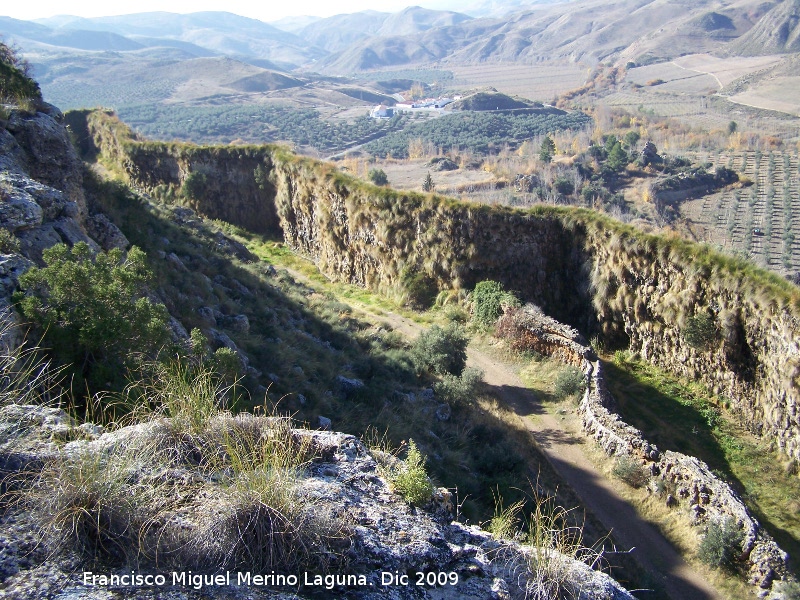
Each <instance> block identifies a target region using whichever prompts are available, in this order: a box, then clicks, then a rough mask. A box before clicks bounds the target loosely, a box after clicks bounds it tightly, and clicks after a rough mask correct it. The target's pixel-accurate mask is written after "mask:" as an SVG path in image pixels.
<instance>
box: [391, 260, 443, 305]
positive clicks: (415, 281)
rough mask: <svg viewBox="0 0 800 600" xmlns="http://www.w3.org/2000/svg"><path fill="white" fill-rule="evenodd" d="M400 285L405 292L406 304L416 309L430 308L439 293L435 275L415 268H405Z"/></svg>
mask: <svg viewBox="0 0 800 600" xmlns="http://www.w3.org/2000/svg"><path fill="white" fill-rule="evenodd" d="M400 285H401V286H402V287H403V292H404V293H405V297H406V304H407V305H408V306H409V307H410V308H412V309H414V310H427V309H429V308H430V307H431V306H433V303H434V302H435V300H436V296H437V294H438V293H439V288H438V287H437V286H436V280H434V279H433V277H431V276H430V275H428V274H426V273H421V272H419V271H415V270H404V271H403V273H402V275H401V276H400Z"/></svg>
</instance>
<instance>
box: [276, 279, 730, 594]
mask: <svg viewBox="0 0 800 600" xmlns="http://www.w3.org/2000/svg"><path fill="white" fill-rule="evenodd" d="M288 271H289V273H290V274H291V275H292V276H293V277H295V278H296V279H299V280H301V281H305V282H306V283H309V284H310V283H311V282H310V281H308V278H306V277H305V276H304V275H303V274H302V273H300V272H298V271H295V270H293V269H288ZM354 304H356V305H358V307H359V308H360V309H361V310H363V311H365V312H368V313H370V312H371V311H370V308H369V307H368V306H364V305H361V304H360V303H354ZM379 318H380V320H381V321H383V322H388V323H389V324H390V325H391V326H392V327H393V328H394V329H395V330H396V331H399V332H400V333H402V334H403V335H404V336H406V337H407V338H409V339H414V338H416V337H417V336H418V335H419V333H420V331H422V329H423V326H422V325H419V324H418V323H415V322H414V321H412V320H411V319H407V318H405V317H403V316H401V315H398V314H396V313H392V312H386V313H383V314H381V315H380V317H379ZM467 364H468V365H469V366H474V367H477V368H479V369H481V370H482V371H483V372H484V382H485V384H486V385H487V386H488V387H489V388H490V390H491V392H492V393H493V394H494V395H495V396H496V397H497V398H498V399H499V400H501V401H502V402H503V403H504V404H505V405H506V406H507V407H509V408H511V409H512V410H514V412H516V413H517V414H518V415H519V416H520V417H522V418H523V420H524V422H525V423H526V425H527V426H528V428H529V429H530V431H531V432H532V434H533V436H534V438H535V439H536V442H537V444H538V445H539V447H540V449H541V451H542V452H543V453H544V455H545V457H546V458H547V460H548V461H549V462H550V463H551V464H552V465H553V468H554V469H555V470H556V472H557V473H558V474H559V475H560V476H561V477H562V478H563V479H564V481H566V482H567V483H568V484H569V486H570V487H572V489H573V490H574V491H575V493H576V494H577V495H578V496H579V497H580V499H581V501H582V503H583V505H584V506H585V507H586V508H587V509H588V510H589V511H590V512H591V513H592V514H594V515H595V517H597V518H598V519H599V520H600V522H601V523H602V524H603V526H604V527H606V528H607V529H608V530H609V531H611V532H612V534H613V536H614V539H615V541H616V542H617V544H620V545H621V546H622V548H621V549H625V550H628V549H631V548H635V550H634V551H633V556H634V557H635V558H636V560H637V562H638V563H639V564H640V565H641V566H642V567H643V568H644V569H645V570H647V571H649V572H650V573H651V575H652V576H653V578H654V579H655V580H657V581H658V582H660V583H661V586H662V589H663V590H664V591H665V592H666V593H667V594H668V595H669V596H670V597H671V598H673V599H674V600H723V597H722V596H721V595H720V594H719V593H718V592H717V591H716V590H715V589H714V588H713V587H712V586H711V585H710V584H709V583H708V582H707V581H706V580H705V579H704V578H703V577H701V576H700V575H699V574H698V573H697V572H695V571H694V570H693V569H692V568H691V567H690V566H689V565H688V564H687V563H686V561H684V560H683V558H682V557H681V555H680V554H679V553H678V551H677V550H676V549H675V548H674V547H673V546H672V544H670V543H669V542H668V541H667V540H666V538H664V536H663V535H662V534H661V533H660V532H659V531H658V530H657V529H656V528H655V527H654V526H653V525H652V524H650V523H648V522H647V521H645V520H643V519H642V518H640V517H639V515H638V514H637V513H636V510H635V509H634V508H633V506H631V505H630V504H629V503H628V502H627V500H625V499H624V498H622V496H620V495H619V494H618V493H617V491H616V488H617V487H618V486H620V485H623V484H621V483H619V482H617V481H612V480H609V479H608V478H606V477H605V476H604V475H603V474H602V473H600V472H599V471H598V470H597V469H596V468H595V467H594V465H593V464H592V463H591V462H590V461H589V459H588V458H587V457H586V455H585V453H584V450H583V447H584V444H587V443H591V442H590V441H589V440H587V438H586V437H585V436H583V435H577V436H576V435H575V434H574V433H573V432H571V431H569V430H568V429H567V428H566V427H565V425H564V424H562V423H561V422H560V421H559V419H557V418H556V417H554V416H553V415H550V414H548V413H547V412H546V411H545V410H544V408H543V407H542V403H541V401H540V400H539V399H538V397H537V396H536V394H535V393H534V392H533V391H531V390H529V389H528V388H526V387H525V385H524V384H523V383H522V381H521V380H520V378H519V376H518V375H517V374H516V373H515V372H514V371H513V370H512V369H511V368H510V367H509V366H508V365H506V364H505V363H503V362H501V361H499V360H497V359H495V358H493V357H491V356H489V355H488V354H486V353H485V352H482V351H481V350H479V349H477V348H475V347H472V346H471V347H469V348H468V350H467ZM643 597H646V596H643Z"/></svg>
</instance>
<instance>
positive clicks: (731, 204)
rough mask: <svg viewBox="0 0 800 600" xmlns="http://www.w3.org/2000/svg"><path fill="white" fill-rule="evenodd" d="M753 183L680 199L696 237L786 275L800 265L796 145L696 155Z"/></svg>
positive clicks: (799, 167) (799, 163)
mask: <svg viewBox="0 0 800 600" xmlns="http://www.w3.org/2000/svg"><path fill="white" fill-rule="evenodd" d="M696 158H697V159H699V160H700V161H704V160H707V161H708V162H711V163H712V164H713V165H714V167H716V166H723V167H729V168H732V169H735V170H736V171H737V172H738V173H739V174H740V176H744V177H746V178H747V179H749V180H751V181H752V182H753V183H752V185H750V186H747V187H743V188H741V189H728V190H725V191H723V192H719V193H716V194H711V195H708V196H705V197H703V198H700V199H697V200H692V201H689V202H686V203H684V204H683V206H682V208H681V211H682V213H683V215H684V216H685V217H686V218H687V219H688V220H689V222H690V224H691V227H692V228H693V231H694V233H695V235H696V237H697V238H698V239H700V240H702V241H707V242H709V243H711V244H715V245H719V246H721V247H722V248H723V249H725V250H727V251H730V252H736V253H740V254H742V255H744V256H746V257H748V258H750V259H751V260H753V261H755V262H756V263H758V264H760V265H762V266H765V267H768V268H769V269H772V270H774V271H777V272H779V273H781V274H784V275H787V274H792V273H796V272H798V271H800V160H799V159H798V152H797V150H789V151H772V152H769V151H768V152H761V151H736V152H719V153H711V154H709V155H705V154H701V155H698V156H697V157H696Z"/></svg>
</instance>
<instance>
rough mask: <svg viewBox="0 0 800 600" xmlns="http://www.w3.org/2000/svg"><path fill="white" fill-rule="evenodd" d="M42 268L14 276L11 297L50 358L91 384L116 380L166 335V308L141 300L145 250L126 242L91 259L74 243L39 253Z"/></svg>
mask: <svg viewBox="0 0 800 600" xmlns="http://www.w3.org/2000/svg"><path fill="white" fill-rule="evenodd" d="M42 258H43V260H44V262H45V266H44V267H42V268H39V267H32V268H31V269H29V270H28V271H27V272H26V273H24V274H23V275H22V276H21V277H20V278H19V284H20V288H21V289H22V291H21V292H18V293H17V294H16V295H15V297H14V299H15V301H16V302H17V306H18V307H19V309H20V311H21V312H22V314H23V315H24V316H25V318H27V319H29V320H30V321H31V322H33V323H34V324H36V325H37V326H38V327H39V328H40V329H41V330H42V331H43V332H44V340H45V341H46V342H47V343H48V344H49V345H50V347H51V348H52V351H53V353H54V354H55V356H56V358H57V359H58V360H60V361H61V362H62V363H63V364H67V365H73V367H74V370H75V373H76V374H77V375H79V376H81V377H86V378H87V379H88V380H90V381H94V382H95V383H96V382H98V381H99V382H106V381H114V380H115V379H118V378H119V377H120V374H121V371H123V370H124V369H122V368H121V367H124V366H126V365H127V366H130V365H131V364H132V362H133V358H135V355H137V354H138V355H146V356H150V357H153V356H155V355H156V353H157V352H158V350H159V349H160V347H161V346H162V344H164V343H165V342H166V341H167V339H168V328H167V318H168V313H167V309H166V308H165V307H164V305H163V304H154V303H153V302H151V301H150V299H149V298H146V297H145V284H146V283H147V281H148V280H149V279H150V277H151V274H150V271H149V270H148V269H147V267H146V265H145V254H144V252H142V251H141V250H139V249H138V248H137V247H135V246H134V247H132V248H131V249H130V251H129V252H128V255H127V257H123V254H122V252H121V251H120V250H118V249H114V250H110V251H109V252H108V253H105V252H99V253H98V254H97V255H96V256H92V253H91V250H90V249H89V246H88V245H87V244H85V243H83V242H78V243H77V244H75V245H74V246H73V247H72V249H69V248H67V246H65V245H64V244H58V245H56V246H53V247H51V248H48V249H47V250H45V251H44V252H43V254H42Z"/></svg>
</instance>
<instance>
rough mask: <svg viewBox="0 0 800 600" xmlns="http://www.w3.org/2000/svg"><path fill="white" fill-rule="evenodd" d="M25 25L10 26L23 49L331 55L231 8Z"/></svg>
mask: <svg viewBox="0 0 800 600" xmlns="http://www.w3.org/2000/svg"><path fill="white" fill-rule="evenodd" d="M20 23H24V22H20ZM20 23H7V24H5V25H6V28H4V32H6V34H7V35H8V36H9V37H11V38H13V39H16V40H17V41H18V43H19V44H20V45H21V46H22V47H25V46H26V43H27V42H28V41H38V42H43V41H46V42H47V43H50V44H53V45H55V46H59V47H63V48H73V49H75V48H79V49H91V50H131V49H134V48H141V47H144V46H160V45H167V46H169V45H172V44H175V43H176V42H179V43H184V44H192V45H194V46H197V47H200V48H203V49H205V50H206V51H207V52H211V53H215V54H227V55H230V56H234V57H240V58H244V59H245V60H267V61H271V62H273V63H275V64H279V65H281V66H282V67H284V68H293V67H295V66H297V65H300V64H304V63H306V62H308V61H310V60H314V59H317V58H320V57H321V56H323V55H325V52H324V51H323V50H320V49H318V48H316V47H314V46H310V45H308V43H307V42H306V41H304V40H302V39H301V38H299V37H297V36H295V35H293V34H291V33H287V32H285V31H281V30H279V29H277V28H275V27H272V26H271V25H268V24H267V23H263V22H261V21H258V20H255V19H248V18H245V17H240V16H238V15H234V14H232V13H227V12H198V13H191V14H187V15H181V14H175V13H167V12H159V13H139V14H134V15H122V16H118V17H97V18H92V19H86V18H79V17H69V16H61V17H54V18H53V19H50V20H48V19H42V20H40V22H39V24H37V25H35V28H36V29H35V30H34V29H33V26H32V25H31V24H30V23H29V24H27V26H25V27H23V26H22V25H20ZM76 32H77V33H76ZM84 38H85V39H86V41H84ZM87 45H91V47H90V48H87Z"/></svg>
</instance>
